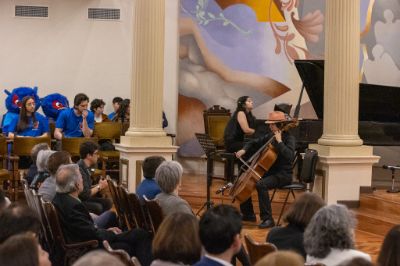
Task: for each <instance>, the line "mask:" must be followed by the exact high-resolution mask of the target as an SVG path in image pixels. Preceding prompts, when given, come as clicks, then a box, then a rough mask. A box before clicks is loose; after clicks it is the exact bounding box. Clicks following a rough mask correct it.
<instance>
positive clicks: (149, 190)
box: [136, 178, 161, 200]
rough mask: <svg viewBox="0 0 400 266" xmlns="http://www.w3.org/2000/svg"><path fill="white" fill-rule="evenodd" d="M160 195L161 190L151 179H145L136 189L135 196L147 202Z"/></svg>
mask: <svg viewBox="0 0 400 266" xmlns="http://www.w3.org/2000/svg"><path fill="white" fill-rule="evenodd" d="M159 193H161V189H160V187H159V186H158V184H157V183H156V181H155V180H154V179H153V178H145V179H144V180H143V181H142V183H140V185H139V186H138V187H137V188H136V195H138V197H139V198H140V199H143V195H145V196H146V198H148V199H149V200H152V199H154V198H155V197H156V196H157V194H159Z"/></svg>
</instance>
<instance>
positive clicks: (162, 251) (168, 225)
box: [151, 213, 201, 266]
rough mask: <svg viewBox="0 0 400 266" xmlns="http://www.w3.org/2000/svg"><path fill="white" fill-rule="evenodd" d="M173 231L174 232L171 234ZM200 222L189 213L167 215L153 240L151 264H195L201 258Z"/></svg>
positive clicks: (162, 265) (163, 265)
mask: <svg viewBox="0 0 400 266" xmlns="http://www.w3.org/2000/svg"><path fill="white" fill-rule="evenodd" d="M171 232H174V233H172V234H171ZM198 233H199V222H198V221H197V219H196V217H194V216H193V215H192V214H188V213H176V214H173V215H169V216H167V217H166V218H165V219H164V220H163V222H162V223H161V225H160V227H159V228H158V231H157V233H156V235H155V237H154V240H153V257H154V259H155V260H154V261H153V263H152V264H151V266H165V265H193V264H194V263H196V262H197V261H199V260H200V256H201V242H200V239H199V234H198Z"/></svg>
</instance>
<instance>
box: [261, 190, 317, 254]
mask: <svg viewBox="0 0 400 266" xmlns="http://www.w3.org/2000/svg"><path fill="white" fill-rule="evenodd" d="M323 206H325V202H324V201H323V199H322V198H321V197H320V196H318V195H317V194H315V193H311V192H306V193H303V194H302V195H301V196H300V197H298V198H297V199H296V200H295V202H294V203H293V204H292V205H291V206H290V209H289V210H288V212H287V213H286V215H285V217H284V221H285V222H287V225H286V226H285V227H274V228H272V229H271V231H270V232H269V233H268V236H267V242H270V243H272V244H274V245H275V246H276V247H277V248H278V249H279V250H293V251H295V252H297V253H299V254H300V255H302V256H303V257H304V258H306V251H305V250H304V246H303V234H304V230H305V229H306V227H307V225H308V223H309V222H310V220H311V218H312V217H313V215H314V214H315V213H316V212H317V211H318V210H319V209H320V208H322V207H323Z"/></svg>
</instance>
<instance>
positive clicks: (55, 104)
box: [40, 93, 69, 123]
mask: <svg viewBox="0 0 400 266" xmlns="http://www.w3.org/2000/svg"><path fill="white" fill-rule="evenodd" d="M40 101H41V105H42V110H43V113H44V114H45V115H46V117H47V119H48V120H49V121H50V122H53V123H54V122H55V121H56V120H57V117H58V115H59V114H60V112H61V111H62V110H64V109H66V108H69V102H68V99H67V97H65V96H64V95H61V94H59V93H53V94H49V95H47V96H46V97H44V98H42V99H40Z"/></svg>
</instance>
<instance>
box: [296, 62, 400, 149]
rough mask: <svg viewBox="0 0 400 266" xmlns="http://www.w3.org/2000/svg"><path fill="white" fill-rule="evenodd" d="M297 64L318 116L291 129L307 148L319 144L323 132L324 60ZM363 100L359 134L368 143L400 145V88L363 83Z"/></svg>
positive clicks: (302, 146) (361, 90) (374, 144)
mask: <svg viewBox="0 0 400 266" xmlns="http://www.w3.org/2000/svg"><path fill="white" fill-rule="evenodd" d="M295 65H296V68H297V71H298V72H299V75H300V77H301V79H302V81H303V85H304V88H305V89H306V91H307V94H308V96H309V98H310V101H311V104H312V106H313V108H314V110H315V113H316V115H317V117H318V119H304V120H300V123H299V126H298V127H297V128H294V129H292V130H291V132H292V134H293V135H294V136H295V137H296V140H297V148H298V150H303V149H305V148H306V147H307V146H308V144H310V143H317V141H318V139H319V138H320V137H321V135H322V131H323V130H322V129H323V125H322V119H323V117H324V112H323V110H324V107H323V99H324V61H323V60H296V61H295ZM359 100H360V102H359V124H358V126H359V127H358V131H359V132H358V134H359V135H360V138H361V139H362V140H363V141H364V144H365V145H370V146H400V88H398V87H390V86H382V85H373V84H363V83H360V99H359Z"/></svg>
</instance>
